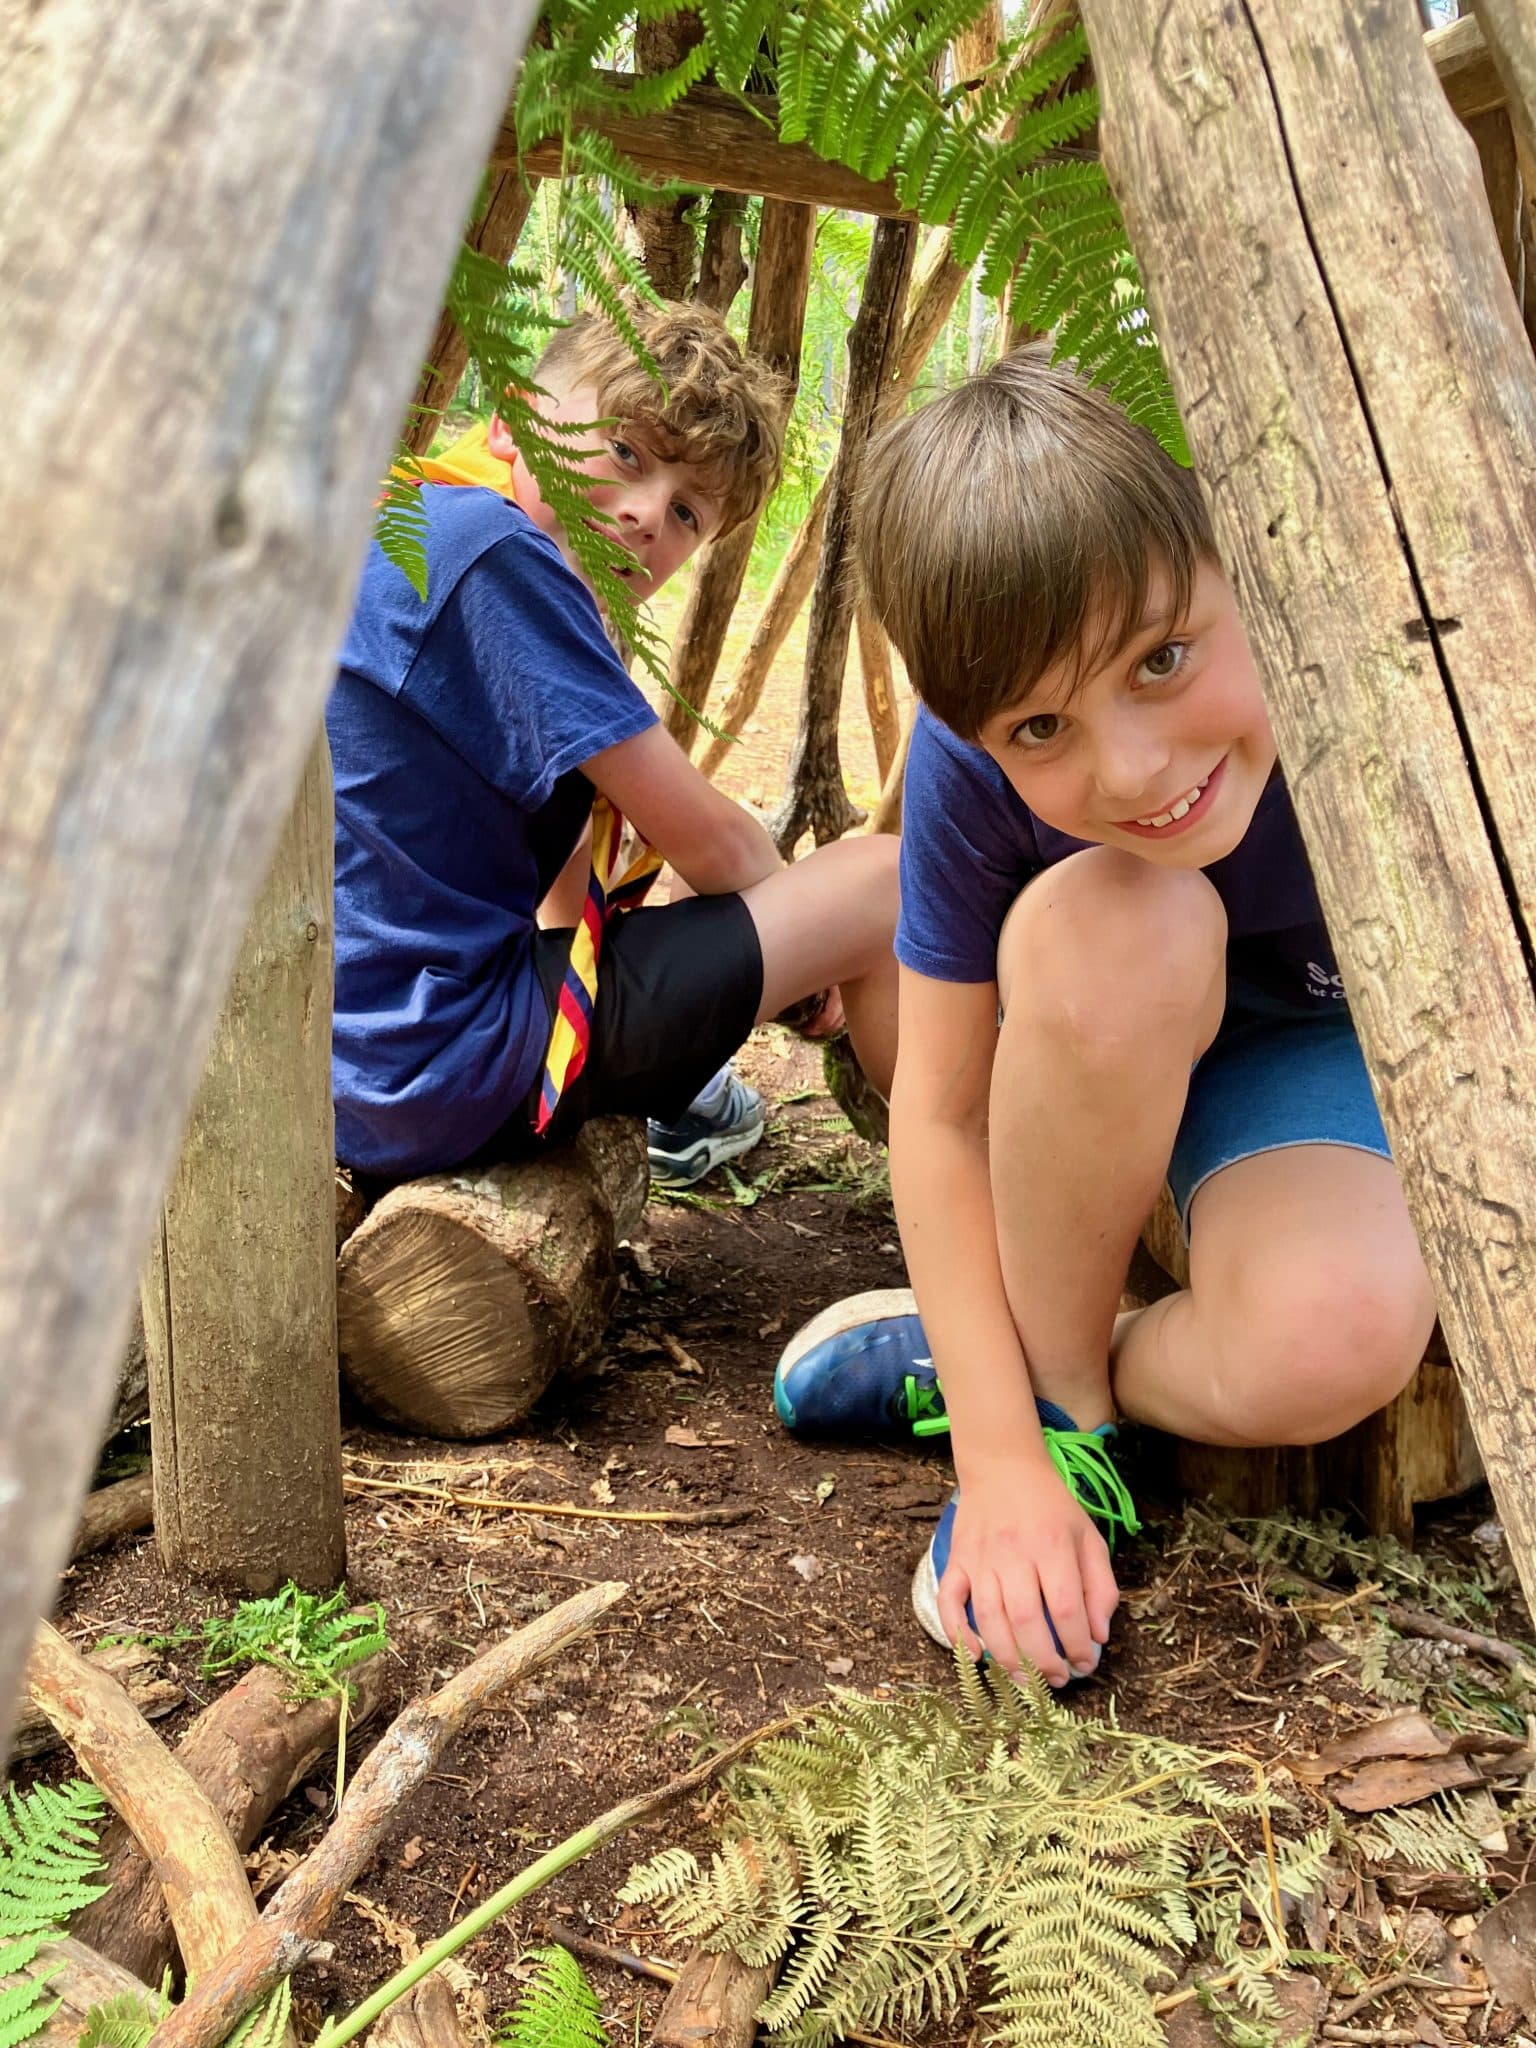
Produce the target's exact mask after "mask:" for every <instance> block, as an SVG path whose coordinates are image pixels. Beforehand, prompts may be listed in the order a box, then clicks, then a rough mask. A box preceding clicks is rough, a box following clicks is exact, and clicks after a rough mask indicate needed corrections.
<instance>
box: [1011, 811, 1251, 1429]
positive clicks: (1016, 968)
mask: <svg viewBox="0 0 1536 2048" xmlns="http://www.w3.org/2000/svg"><path fill="white" fill-rule="evenodd" d="M1225 950H1226V918H1225V914H1224V912H1223V911H1222V908H1221V904H1220V901H1219V899H1218V897H1217V895H1216V892H1215V890H1214V889H1213V888H1212V887H1211V885H1210V883H1209V882H1207V881H1206V879H1205V877H1204V876H1203V875H1201V874H1199V873H1194V872H1185V871H1175V870H1168V869H1159V868H1154V867H1152V866H1151V865H1150V864H1149V863H1147V862H1145V861H1138V860H1135V859H1134V858H1132V857H1130V856H1128V855H1124V854H1121V853H1119V852H1117V851H1114V850H1112V849H1109V848H1104V847H1095V848H1092V849H1090V850H1088V851H1086V852H1084V853H1080V854H1074V855H1073V856H1072V857H1071V858H1070V859H1069V860H1065V861H1062V862H1060V863H1059V864H1058V865H1057V866H1054V867H1051V868H1048V869H1047V870H1046V871H1045V873H1044V874H1042V875H1041V876H1039V877H1038V878H1037V879H1036V880H1035V881H1034V882H1032V883H1031V884H1030V886H1029V888H1028V889H1027V890H1026V891H1025V892H1024V894H1023V895H1022V896H1021V897H1020V899H1019V901H1018V903H1017V904H1016V905H1015V907H1014V909H1013V911H1012V912H1011V913H1010V915H1009V919H1008V923H1007V925H1006V926H1005V927H1004V932H1003V938H1002V942H1001V945H1000V947H999V952H998V987H999V993H1000V996H1001V999H1002V1005H1003V1022H1002V1025H1001V1027H1000V1030H999V1034H998V1046H997V1057H996V1060H995V1062H994V1066H993V1077H992V1092H991V1109H990V1131H989V1154H990V1162H991V1175H992V1194H993V1206H994V1210H995V1213H996V1216H997V1231H998V1248H999V1253H1000V1257H1001V1263H1002V1272H1003V1284H1004V1287H1005V1290H1006V1292H1007V1296H1008V1305H1009V1309H1010V1312H1011V1314H1012V1316H1013V1320H1014V1324H1015V1326H1016V1328H1017V1330H1018V1333H1019V1338H1020V1341H1021V1343H1022V1345H1023V1347H1024V1356H1025V1359H1026V1361H1027V1363H1028V1367H1029V1375H1030V1382H1031V1385H1032V1386H1033V1388H1034V1392H1035V1394H1036V1396H1037V1397H1039V1398H1041V1399H1043V1400H1048V1401H1053V1402H1055V1403H1056V1404H1057V1406H1058V1407H1061V1408H1064V1409H1065V1410H1066V1412H1067V1413H1068V1414H1069V1415H1070V1416H1071V1417H1072V1419H1073V1420H1074V1422H1076V1424H1077V1425H1078V1427H1079V1428H1081V1429H1094V1428H1096V1427H1097V1426H1098V1425H1099V1424H1100V1423H1101V1422H1108V1421H1110V1420H1111V1419H1112V1417H1113V1415H1114V1404H1113V1401H1112V1399H1111V1394H1110V1378H1109V1349H1110V1340H1111V1336H1112V1333H1113V1330H1114V1322H1115V1311H1116V1308H1117V1306H1118V1304H1119V1299H1120V1291H1121V1288H1122V1286H1123V1284H1124V1280H1125V1272H1126V1267H1127V1265H1128V1264H1129V1262H1130V1256H1131V1252H1132V1250H1133V1248H1134V1246H1135V1243H1136V1237H1137V1234H1138V1232H1139V1231H1140V1229H1141V1226H1142V1224H1143V1222H1144V1221H1145V1220H1146V1217H1147V1214H1148V1212H1149V1211H1150V1209H1151V1207H1152V1204H1153V1202H1154V1201H1155V1199H1156V1197H1157V1192H1158V1189H1159V1188H1160V1187H1161V1185H1162V1182H1163V1177H1164V1175H1165V1173H1166V1172H1167V1167H1168V1158H1169V1154H1170V1153H1171V1151H1172V1149H1173V1141H1174V1136H1175V1134H1176V1132H1177V1130H1178V1126H1179V1119H1180V1117H1181V1115H1182V1114H1183V1110H1184V1101H1185V1097H1186V1094H1187V1092H1188V1085H1189V1071H1190V1068H1191V1067H1192V1066H1193V1064H1194V1062H1195V1060H1196V1059H1197V1058H1198V1057H1199V1055H1200V1054H1201V1052H1203V1051H1204V1049H1205V1047H1206V1046H1207V1045H1208V1044H1209V1043H1210V1041H1211V1039H1212V1038H1213V1037H1214V1035H1215V1032H1216V1029H1217V1026H1218V1024H1219V1023H1220V1021H1221V1013H1222V1007H1223V1004H1224V1001H1225Z"/></svg>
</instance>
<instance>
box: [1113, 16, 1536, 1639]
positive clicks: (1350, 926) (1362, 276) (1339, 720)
mask: <svg viewBox="0 0 1536 2048" xmlns="http://www.w3.org/2000/svg"><path fill="white" fill-rule="evenodd" d="M1083 15H1084V19H1085V21H1086V23H1087V26H1088V31H1089V34H1090V37H1091V38H1092V42H1093V55H1094V64H1095V70H1096V72H1097V75H1098V77H1099V81H1100V86H1101V89H1102V91H1103V93H1104V99H1105V114H1104V151H1105V162H1106V167H1107V168H1108V170H1109V173H1110V177H1111V180H1112V182H1113V183H1114V185H1115V188H1116V191H1117V192H1118V194H1119V196H1120V199H1121V203H1122V205H1123V206H1124V208H1125V213H1126V224H1127V226H1128V228H1129V230H1130V233H1131V237H1132V241H1133V243H1134V245H1135V248H1136V253H1137V256H1138V258H1139V259H1140V262H1141V268H1142V274H1143V276H1144V277H1145V278H1146V280H1147V286H1148V292H1149V296H1150V299H1151V302H1152V308H1153V313H1154V318H1155V321H1156V324H1157V329H1158V333H1159V335H1160V336H1161V338H1162V340H1163V343H1164V345H1165V347H1166V349H1167V353H1168V361H1169V367H1170V371H1171V374H1172V377H1173V381H1174V387H1175V391H1176V394H1177V396H1178V398H1179V401H1180V404H1181V407H1182V409H1183V413H1184V418H1185V422H1186V425H1187V427H1188V431H1189V436H1190V442H1191V445H1192V448H1193V451H1194V456H1195V463H1196V467H1197V469H1198V470H1199V472H1200V475H1201V479H1202V483H1203V486H1204V488H1205V490H1206V492H1207V495H1208V498H1209V501H1210V505H1211V512H1212V519H1213V523H1214V527H1215V533H1216V538H1217V541H1218V544H1219V546H1220V548H1221V551H1222V556H1223V559H1224V561H1225V563H1226V564H1227V567H1228V569H1229V571H1230V573H1231V575H1232V578H1233V583H1234V587H1235V589H1236V592H1237V597H1238V602H1239V605H1240V608H1241V610H1242V613H1243V618H1244V623H1245V625H1246V627H1247V629H1248V632H1249V636H1250V639H1251V640H1252V643H1253V648H1254V654H1255V657H1256V659H1257V662H1258V666H1259V671H1260V674H1261V676H1262V677H1263V680H1264V685H1265V692H1266V695H1267V697H1268V699H1269V704H1270V710H1271V713H1272V716H1273V721H1274V725H1275V732H1276V738H1277V740H1278V742H1279V748H1280V757H1281V761H1282V763H1283V765H1284V768H1285V770H1286V775H1287V779H1288V781H1289V784H1290V788H1291V792H1292V795H1293V798H1294V800H1295V804H1296V811H1297V816H1298V818H1299V820H1300V822H1301V827H1302V831H1303V834H1304V836H1305V839H1306V842H1307V848H1308V852H1309V853H1310V855H1311V859H1312V867H1313V871H1314V873H1315V875H1316V878H1317V883H1318V892H1319V895H1320V897H1321V899H1322V904H1323V908H1324V911H1325V913H1326V915H1327V918H1328V924H1329V929H1330V931H1331V933H1332V935H1333V940H1334V944H1335V949H1336V951H1337V954H1338V958H1339V964H1340V969H1341V971H1342V974H1343V976H1344V981H1345V985H1346V987H1347V989H1348V992H1349V997H1350V1004H1351V1008H1352V1011H1353V1014H1354V1019H1355V1022H1356V1025H1357V1027H1358V1029H1359V1032H1360V1038H1361V1042H1362V1045H1363V1047H1364V1049H1365V1054H1366V1058H1367V1060H1368V1062H1369V1064H1370V1069H1371V1076H1372V1080H1373V1083H1374V1085H1375V1089H1376V1093H1377V1097H1378V1100H1379V1102H1380V1106H1381V1112H1382V1117H1383V1121H1384V1122H1385V1124H1386V1127H1387V1132H1388V1135H1389V1136H1390V1138H1391V1140H1392V1150H1393V1155H1394V1157H1395V1159H1396V1161H1397V1164H1398V1168H1399V1171H1400V1174H1401V1176H1402V1181H1403V1187H1404V1191H1405V1194H1406V1196H1407V1200H1408V1205H1409V1208H1410V1210H1411V1212H1412V1214H1413V1218H1414V1222H1415V1224H1416V1225H1417V1228H1418V1233H1419V1239H1420V1242H1421V1244H1422V1246H1423V1248H1424V1254H1425V1259H1426V1261H1427V1264H1428V1266H1429V1271H1430V1276H1431V1279H1432V1280H1433V1282H1434V1284H1435V1292H1436V1295H1437V1297H1438V1301H1439V1307H1440V1315H1441V1320H1442V1323H1443V1326H1444V1329H1445V1334H1446V1338H1447V1341H1448V1343H1449V1346H1450V1350H1451V1353H1452V1355H1453V1357H1454V1358H1455V1361H1456V1365H1457V1367H1458V1370H1459V1372H1460V1375H1461V1381H1462V1385H1463V1388H1464V1389H1465V1392H1466V1395H1467V1405H1468V1408H1469V1410H1470V1413H1471V1417H1472V1423H1473V1427H1474V1429H1475V1431H1476V1434H1477V1439H1478V1444H1479V1447H1480V1449H1481V1451H1482V1454H1483V1459H1484V1462H1485V1464H1486V1465H1487V1468H1488V1476H1489V1478H1490V1480H1491V1481H1492V1484H1493V1489H1494V1493H1495V1497H1496V1499H1497V1500H1498V1503H1499V1508H1500V1513H1501V1516H1502V1519H1503V1522H1504V1527H1505V1530H1506V1532H1507V1534H1508V1538H1509V1546H1510V1553H1511V1556H1512V1558H1513V1560H1514V1562H1515V1565H1516V1568H1517V1570H1518V1571H1519V1573H1520V1576H1521V1580H1522V1584H1523V1586H1524V1590H1525V1593H1526V1597H1527V1599H1536V1483H1533V1478H1532V1475H1533V1473H1536V1403H1533V1401H1532V1398H1531V1378H1530V1360H1531V1358H1532V1356H1533V1354H1536V1216H1533V1213H1532V1199H1531V1165H1530V1162H1531V1159H1532V1156H1533V1154H1536V1082H1533V1076H1536V994H1533V990H1532V985H1531V974H1530V960H1529V951H1528V948H1529V941H1528V938H1527V936H1526V935H1527V934H1528V933H1529V931H1530V929H1531V925H1532V922H1533V920H1536V829H1533V826H1532V820H1533V818H1536V782H1533V775H1532V762H1533V760H1536V702H1533V700H1532V697H1531V692H1530V687H1529V676H1528V674H1527V667H1528V661H1529V651H1530V649H1531V647H1532V646H1536V545H1533V538H1536V537H1533V534H1532V529H1531V478H1532V476H1533V475H1536V364H1533V361H1532V357H1531V351H1530V347H1529V345H1528V343H1527V341H1526V338H1525V335H1524V332H1523V330H1522V328H1521V325H1520V322H1519V317H1518V314H1517V311H1516V308H1515V305H1514V300H1513V298H1512V296H1511V293H1510V290H1509V282H1508V279H1507V277H1506V275H1505V271H1504V266H1503V262H1502V260H1501V257H1500V254H1499V250H1498V246H1497V242H1496V240H1495V237H1494V233H1493V227H1492V223H1491V220H1490V218H1489V214H1488V209H1487V207H1486V204H1485V203H1484V197H1483V190H1482V181H1481V177H1480V175H1479V171H1478V166H1477V161H1476V158H1475V156H1474V154H1473V151H1472V149H1471V147H1470V145H1469V144H1468V142H1467V140H1466V138H1465V136H1464V135H1463V134H1462V133H1461V132H1460V131H1459V130H1458V129H1457V128H1456V126H1455V125H1454V123H1453V120H1452V117H1451V115H1450V113H1449V110H1448V108H1447V106H1446V103H1445V98H1444V95H1443V94H1442V93H1441V91H1440V90H1439V88H1438V86H1437V85H1436V83H1435V81H1434V78H1433V76H1432V74H1431V72H1430V69H1429V65H1428V63H1427V62H1426V60H1425V56H1424V51H1423V44H1422V41H1421V40H1420V38H1419V37H1418V36H1417V35H1416V34H1414V32H1413V29H1412V23H1411V20H1410V17H1409V16H1408V14H1407V12H1406V10H1405V11H1404V13H1403V14H1402V16H1401V17H1399V16H1398V15H1396V14H1395V13H1393V12H1392V11H1391V10H1379V11H1378V12H1377V13H1376V14H1375V15H1373V16H1372V21H1371V33H1370V34H1369V35H1361V34H1357V33H1355V32H1354V31H1353V30H1352V29H1351V27H1350V26H1349V22H1348V19H1347V18H1346V17H1343V16H1340V15H1339V14H1338V12H1337V11H1336V10H1328V9H1324V8H1302V9H1299V10H1298V9H1296V8H1293V7H1290V6H1288V5H1286V4H1284V0H1249V4H1248V5H1247V6H1245V7H1244V8H1242V9H1241V10H1238V9H1228V10H1225V11H1222V10H1219V9H1213V8H1211V7H1210V6H1208V5H1206V4H1205V0H1170V4H1168V5H1166V6H1164V7H1162V8H1161V9H1159V11H1158V13H1157V15H1156V17H1155V18H1154V17H1153V16H1151V15H1149V14H1148V13H1147V11H1146V9H1145V8H1143V7H1142V6H1141V5H1139V4H1138V0H1083ZM1149 77H1155V78H1156V80H1157V82H1158V85H1159V88H1160V89H1159V91H1157V92H1155V93H1149V92H1147V91H1146V89H1145V88H1146V81H1147V79H1148V78H1149ZM1469 757H1471V758H1470V759H1469ZM1474 761H1475V767H1474V766H1473V762H1474Z"/></svg>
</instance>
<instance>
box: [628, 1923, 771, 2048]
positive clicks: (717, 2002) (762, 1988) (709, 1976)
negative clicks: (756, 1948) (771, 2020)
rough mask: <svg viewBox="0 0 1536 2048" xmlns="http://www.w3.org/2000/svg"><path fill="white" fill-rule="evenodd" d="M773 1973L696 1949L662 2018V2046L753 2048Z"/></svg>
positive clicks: (658, 2046) (658, 2037)
mask: <svg viewBox="0 0 1536 2048" xmlns="http://www.w3.org/2000/svg"><path fill="white" fill-rule="evenodd" d="M773 1975H774V1973H773V1971H772V1970H770V1969H767V1968H760V1967H758V1966H757V1965H755V1964H752V1963H744V1962H743V1961H742V1960H741V1958H740V1957H739V1956H734V1955H731V1954H729V1953H728V1952H727V1953H726V1954H724V1955H711V1954H710V1953H709V1951H708V1950H707V1949H702V1948H696V1949H692V1950H690V1952H689V1954H688V1955H687V1957H686V1958H685V1959H684V1962H683V1967H682V1968H681V1969H680V1970H679V1971H678V1973H677V1981H676V1982H675V1983H674V1984H673V1986H672V1989H671V1990H670V1991H669V1992H668V1993H667V1995H666V1998H665V2000H664V2001H663V2003H662V2008H661V2011H660V2013H659V2014H658V2015H657V2018H656V2031H655V2032H654V2034H652V2036H651V2039H652V2040H653V2041H654V2042H655V2044H656V2048H752V2043H753V2042H754V2041H755V2040H756V2039H757V2008H758V2007H759V2006H760V2005H761V2004H762V2002H763V2000H764V1999H765V1998H766V1997H767V1996H768V1992H769V1988H770V1987H771V1985H772V1983H773Z"/></svg>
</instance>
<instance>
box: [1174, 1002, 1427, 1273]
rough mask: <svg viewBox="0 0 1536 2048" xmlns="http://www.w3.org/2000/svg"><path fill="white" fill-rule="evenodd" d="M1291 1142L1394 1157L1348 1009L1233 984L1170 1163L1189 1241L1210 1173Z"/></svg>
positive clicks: (1193, 1079) (1195, 1077)
mask: <svg viewBox="0 0 1536 2048" xmlns="http://www.w3.org/2000/svg"><path fill="white" fill-rule="evenodd" d="M1291 1145H1344V1146H1347V1147H1349V1148H1350V1149H1351V1150H1353V1151H1356V1152H1374V1153H1376V1154H1377V1155H1378V1156H1379V1157H1380V1158H1382V1159H1390V1158H1391V1157H1392V1153H1391V1149H1390V1148H1389V1146H1388V1144H1387V1134H1386V1132H1385V1131H1384V1130H1383V1129H1382V1125H1381V1116H1380V1113H1379V1112H1378V1110H1377V1108H1376V1098H1375V1096H1374V1095H1373V1094H1372V1093H1371V1080H1370V1076H1369V1074H1368V1073H1367V1072H1366V1067H1365V1060H1364V1057H1363V1055H1362V1054H1361V1051H1360V1041H1359V1040H1358V1039H1357V1038H1356V1036H1355V1027H1354V1025H1353V1023H1352V1022H1351V1020H1350V1015H1349V1011H1348V1008H1347V1007H1346V1006H1345V1004H1344V1003H1342V1002H1337V1001H1335V1002H1331V1003H1330V1004H1329V1005H1328V1006H1327V1008H1323V1007H1322V1005H1321V1004H1319V1006H1318V1008H1317V1009H1315V1010H1311V1009H1308V1010H1304V1009H1301V1008H1300V1007H1299V1006H1298V1005H1296V1004H1294V1003H1287V1002H1284V1001H1281V1000H1280V999H1278V998H1277V997H1274V996H1271V995H1268V994H1266V993H1264V992H1263V991H1261V990H1258V989H1253V988H1248V987H1245V986H1243V985H1241V984H1238V985H1236V986H1234V987H1232V988H1229V991H1228V996H1227V1008H1226V1013H1225V1015H1224V1016H1223V1018H1222V1020H1221V1029H1220V1030H1219V1031H1218V1032H1217V1034H1216V1037H1215V1039H1214V1040H1213V1041H1212V1044H1211V1046H1210V1049H1209V1051H1208V1052H1206V1053H1205V1054H1204V1055H1203V1056H1202V1058H1201V1059H1200V1060H1199V1061H1198V1062H1197V1063H1196V1066H1195V1069H1194V1072H1193V1073H1192V1074H1191V1075H1190V1081H1189V1100H1188V1102H1187V1104H1186V1105H1185V1109H1184V1118H1183V1121H1182V1123H1181V1124H1180V1125H1179V1135H1178V1137H1177V1138H1176V1139H1175V1140H1174V1146H1173V1157H1172V1159H1171V1160H1170V1161H1169V1163H1168V1185H1169V1187H1170V1188H1171V1189H1172V1191H1173V1197H1174V1200H1175V1202H1177V1204H1178V1210H1179V1221H1180V1222H1181V1223H1182V1224H1183V1226H1184V1234H1185V1236H1186V1238H1187V1237H1188V1235H1189V1205H1190V1203H1191V1202H1192V1201H1193V1200H1194V1198H1195V1196H1196V1194H1197V1193H1198V1192H1199V1190H1200V1189H1201V1188H1202V1187H1203V1186H1204V1185H1205V1183H1206V1182H1207V1181H1208V1180H1209V1179H1210V1178H1211V1175H1212V1174H1214V1173H1220V1171H1221V1169H1222V1168H1223V1167H1224V1166H1234V1165H1236V1163H1237V1161H1238V1160H1239V1159H1252V1158H1253V1157H1254V1156H1255V1155H1256V1154H1257V1153H1260V1152H1280V1151H1283V1150H1285V1149H1286V1148H1287V1147H1288V1146H1291Z"/></svg>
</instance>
